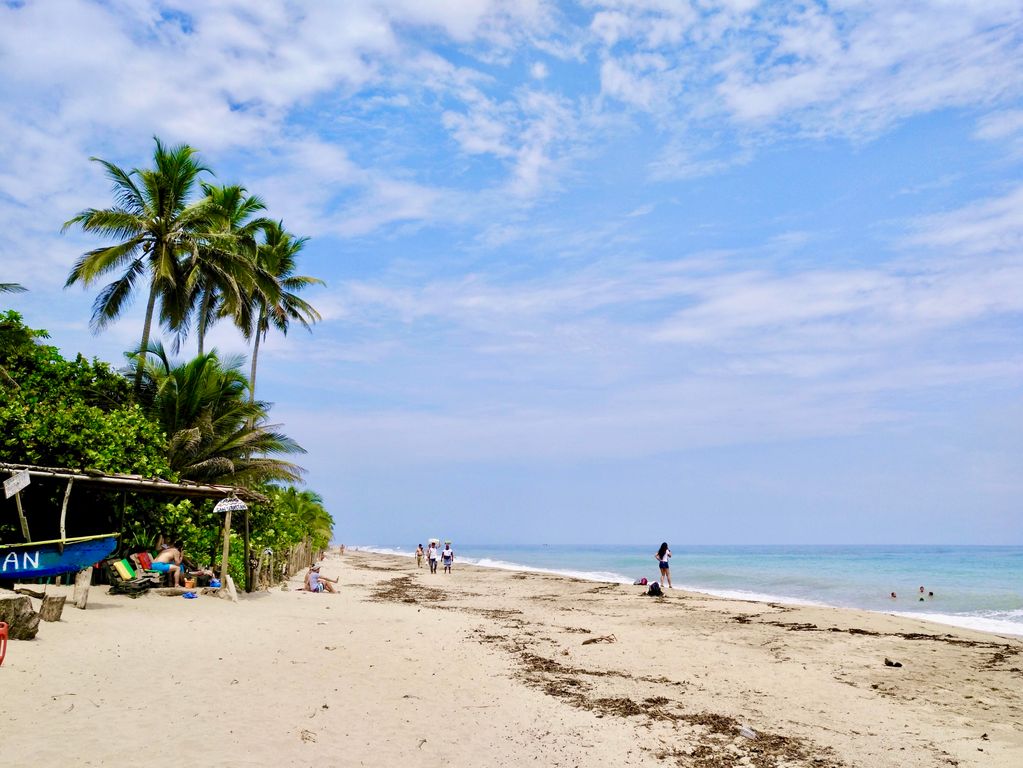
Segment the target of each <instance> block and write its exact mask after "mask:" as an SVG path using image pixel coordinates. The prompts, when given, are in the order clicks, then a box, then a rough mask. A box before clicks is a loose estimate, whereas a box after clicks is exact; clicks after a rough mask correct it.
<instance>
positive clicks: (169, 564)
mask: <svg viewBox="0 0 1023 768" xmlns="http://www.w3.org/2000/svg"><path fill="white" fill-rule="evenodd" d="M182 557H183V553H182V552H181V548H180V547H179V546H173V545H171V546H167V547H165V548H164V549H163V550H162V551H161V552H160V554H158V555H157V556H156V557H154V558H153V570H154V571H159V572H160V573H169V574H171V575H172V576H173V577H174V579H173V580H174V586H175V587H180V586H181V558H182Z"/></svg>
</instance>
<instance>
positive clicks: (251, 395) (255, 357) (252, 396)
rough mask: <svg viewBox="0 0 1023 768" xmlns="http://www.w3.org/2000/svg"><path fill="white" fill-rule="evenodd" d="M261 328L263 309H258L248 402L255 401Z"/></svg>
mask: <svg viewBox="0 0 1023 768" xmlns="http://www.w3.org/2000/svg"><path fill="white" fill-rule="evenodd" d="M262 328H263V310H260V311H259V320H258V321H257V322H256V339H255V341H253V342H252V368H251V370H250V371H249V402H250V403H253V402H255V401H256V361H257V360H258V359H259V337H260V335H261V329H262Z"/></svg>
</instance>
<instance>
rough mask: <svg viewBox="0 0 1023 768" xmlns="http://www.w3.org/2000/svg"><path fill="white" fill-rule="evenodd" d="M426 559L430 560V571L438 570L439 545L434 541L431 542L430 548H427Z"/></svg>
mask: <svg viewBox="0 0 1023 768" xmlns="http://www.w3.org/2000/svg"><path fill="white" fill-rule="evenodd" d="M426 559H427V560H429V561H430V573H436V572H437V545H436V544H434V543H433V542H432V541H431V542H430V547H429V549H427V550H426Z"/></svg>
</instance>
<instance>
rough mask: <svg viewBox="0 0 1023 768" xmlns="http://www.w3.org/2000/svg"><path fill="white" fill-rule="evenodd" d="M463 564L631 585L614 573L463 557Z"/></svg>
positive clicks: (623, 577) (620, 575) (625, 578)
mask: <svg viewBox="0 0 1023 768" xmlns="http://www.w3.org/2000/svg"><path fill="white" fill-rule="evenodd" d="M462 562H463V563H467V564H469V565H478V566H479V567H481V568H496V569H498V570H501V571H519V572H524V573H549V574H551V575H552V576H568V577H570V578H573V579H582V580H583V581H601V582H605V583H612V584H631V583H632V579H630V578H628V577H627V576H622V574H620V573H614V572H613V571H572V570H567V569H557V568H541V567H540V566H536V565H521V564H520V563H511V562H508V561H507V560H493V559H491V558H489V557H480V558H475V557H463V558H462Z"/></svg>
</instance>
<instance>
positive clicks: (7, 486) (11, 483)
mask: <svg viewBox="0 0 1023 768" xmlns="http://www.w3.org/2000/svg"><path fill="white" fill-rule="evenodd" d="M30 480H31V478H30V477H29V475H28V470H27V469H23V470H21V472H18V473H16V474H13V475H11V476H10V478H8V479H7V480H4V496H5V497H6V498H8V499H9V498H11V496H13V495H14V494H16V493H17V492H18V491H21V490H24V489H25V487H27V486H28V484H29V482H30Z"/></svg>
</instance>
